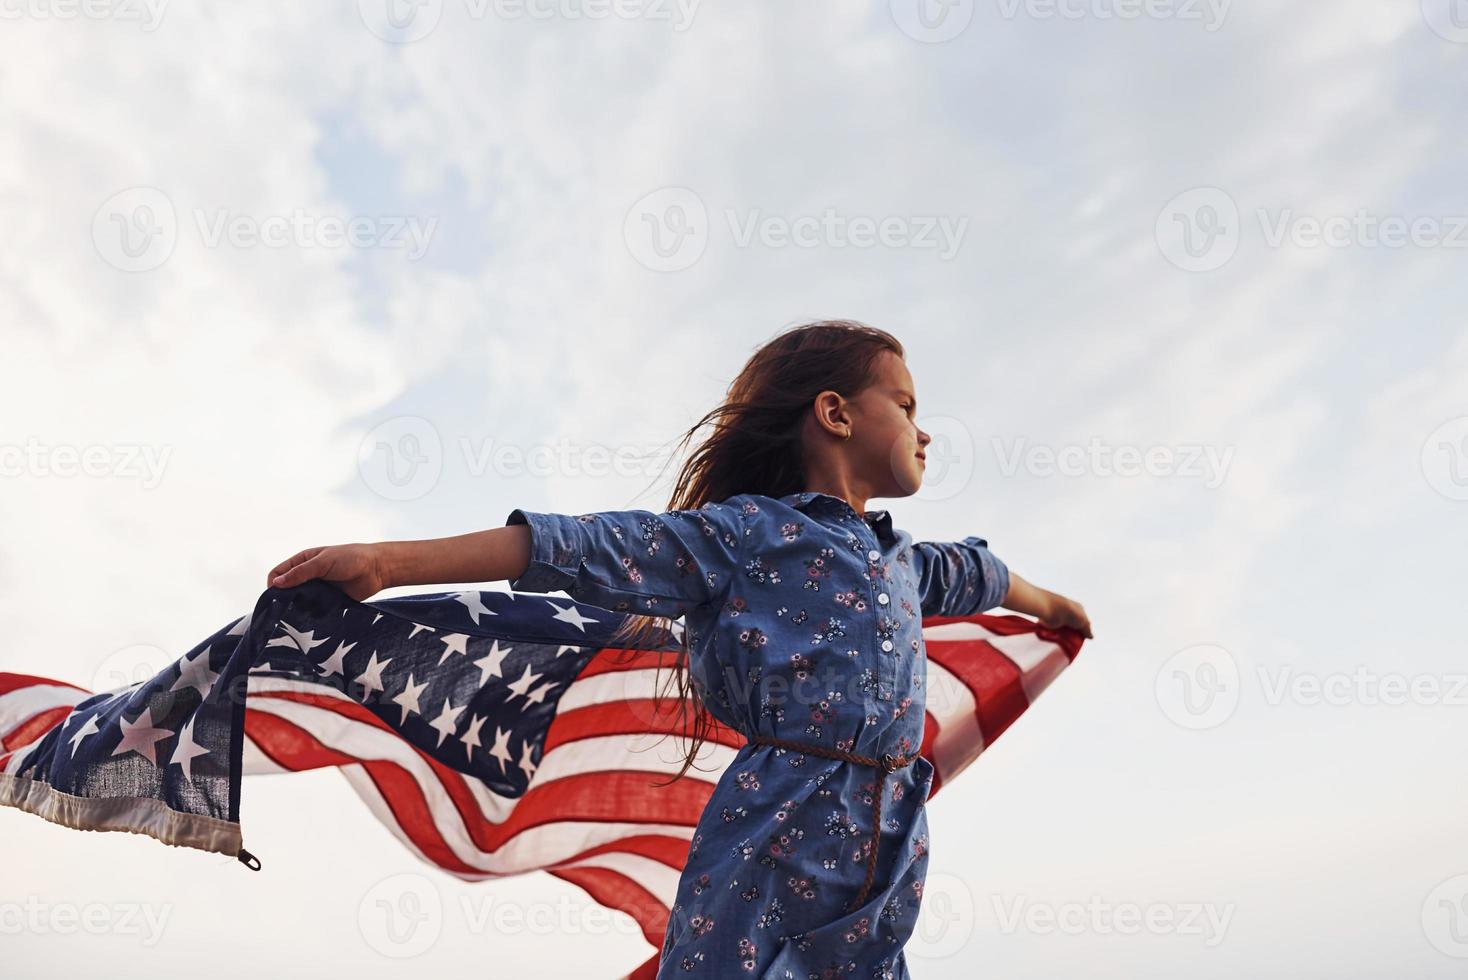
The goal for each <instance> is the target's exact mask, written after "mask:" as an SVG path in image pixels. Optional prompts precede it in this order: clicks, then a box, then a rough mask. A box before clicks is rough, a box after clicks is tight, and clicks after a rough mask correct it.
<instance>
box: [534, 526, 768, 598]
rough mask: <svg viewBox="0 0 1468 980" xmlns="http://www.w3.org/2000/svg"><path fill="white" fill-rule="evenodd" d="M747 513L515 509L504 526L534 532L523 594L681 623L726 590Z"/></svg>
mask: <svg viewBox="0 0 1468 980" xmlns="http://www.w3.org/2000/svg"><path fill="white" fill-rule="evenodd" d="M744 523H745V519H744V512H743V511H742V510H741V509H740V508H738V507H736V506H733V505H730V504H719V503H709V504H705V505H704V506H702V507H699V508H696V509H690V510H670V511H664V512H663V513H655V512H653V511H650V510H608V511H600V512H598V513H592V514H574V515H573V514H548V513H540V512H536V511H529V510H522V509H520V508H518V507H517V508H515V509H514V510H512V511H511V512H510V514H509V516H508V517H507V518H506V519H505V526H506V527H511V526H514V525H517V524H525V525H527V526H529V528H530V564H529V565H528V566H526V569H525V572H524V574H522V575H521V576H520V577H519V578H515V579H511V580H510V588H511V589H514V590H515V591H518V592H557V591H560V592H565V593H566V594H568V595H570V596H571V597H572V598H574V599H577V600H580V601H582V602H586V603H589V604H591V605H594V606H600V607H602V608H603V609H611V610H614V611H617V612H637V613H641V614H643V615H649V616H664V617H667V618H669V619H676V618H677V617H679V616H682V615H683V614H684V613H686V612H687V611H688V610H690V609H693V608H695V607H697V606H701V605H705V604H708V603H711V602H714V601H715V600H717V599H718V598H719V597H720V596H722V595H723V594H724V592H725V591H726V590H727V588H728V585H729V583H730V581H731V580H732V578H733V575H734V572H735V570H736V569H737V567H738V562H739V552H740V550H741V548H742V547H743V544H744Z"/></svg>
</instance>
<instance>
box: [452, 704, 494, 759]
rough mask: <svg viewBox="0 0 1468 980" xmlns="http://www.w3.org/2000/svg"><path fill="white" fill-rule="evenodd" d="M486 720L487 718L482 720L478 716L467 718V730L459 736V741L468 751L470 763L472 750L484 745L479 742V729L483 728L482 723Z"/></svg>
mask: <svg viewBox="0 0 1468 980" xmlns="http://www.w3.org/2000/svg"><path fill="white" fill-rule="evenodd" d="M488 720H489V717H488V716H485V717H483V718H481V717H479V716H478V715H473V716H471V717H470V718H469V730H468V731H466V732H465V733H464V734H462V735H460V736H459V741H461V742H463V743H464V748H465V749H467V750H468V754H469V761H470V762H473V761H474V750H475V749H479V748H483V747H484V743H483V742H481V741H479V729H481V728H483V727H484V723H485V722H486V721H488Z"/></svg>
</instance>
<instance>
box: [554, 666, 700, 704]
mask: <svg viewBox="0 0 1468 980" xmlns="http://www.w3.org/2000/svg"><path fill="white" fill-rule="evenodd" d="M664 685H666V690H663V697H664V699H665V700H667V701H668V702H669V704H672V705H674V706H676V701H675V697H676V695H677V693H678V687H677V684H676V682H674V681H673V680H672V672H671V669H670V668H668V667H663V668H662V669H661V670H659V669H658V668H656V667H637V668H635V669H631V670H612V671H607V672H606V673H603V674H593V675H592V676H590V677H581V678H577V679H576V680H575V681H572V682H571V685H570V686H569V687H567V688H566V692H565V693H564V694H562V695H561V700H560V701H559V702H558V703H557V706H556V710H557V711H570V710H571V709H573V708H590V707H595V706H596V705H599V704H607V703H608V702H612V701H634V700H639V699H644V698H652V697H656V696H657V694H658V691H659V690H662V689H663V686H664Z"/></svg>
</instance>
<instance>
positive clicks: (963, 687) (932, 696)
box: [927, 655, 985, 782]
mask: <svg viewBox="0 0 1468 980" xmlns="http://www.w3.org/2000/svg"><path fill="white" fill-rule="evenodd" d="M927 694H928V711H929V712H930V713H931V714H932V715H933V719H934V720H935V721H936V722H937V723H938V735H937V737H936V738H934V739H933V746H932V753H933V757H932V759H931V760H930V761H931V762H932V763H933V768H934V769H936V770H938V775H939V777H941V778H942V779H943V780H944V781H945V782H946V781H947V780H950V779H952V778H953V777H954V776H957V775H958V774H959V773H961V772H963V771H964V769H966V768H968V766H969V764H970V763H971V762H973V761H974V760H975V759H977V758H978V757H979V754H980V753H982V752H983V751H984V748H985V745H984V732H983V729H981V728H980V727H979V715H978V710H979V704H978V702H977V701H975V700H974V693H973V691H971V690H969V687H968V685H967V684H965V683H964V682H963V681H961V680H960V679H959V678H958V676H957V675H956V674H954V673H953V672H952V671H950V670H949V669H948V668H947V667H944V666H943V665H942V664H940V663H938V661H936V660H934V659H933V658H932V656H931V655H929V657H928V692H927Z"/></svg>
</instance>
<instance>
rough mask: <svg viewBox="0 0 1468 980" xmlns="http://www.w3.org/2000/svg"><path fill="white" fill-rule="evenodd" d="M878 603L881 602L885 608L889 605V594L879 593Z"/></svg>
mask: <svg viewBox="0 0 1468 980" xmlns="http://www.w3.org/2000/svg"><path fill="white" fill-rule="evenodd" d="M877 601H878V602H880V603H881V604H882V605H884V606H885V605H886V604H887V593H885V592H878V593H877Z"/></svg>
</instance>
